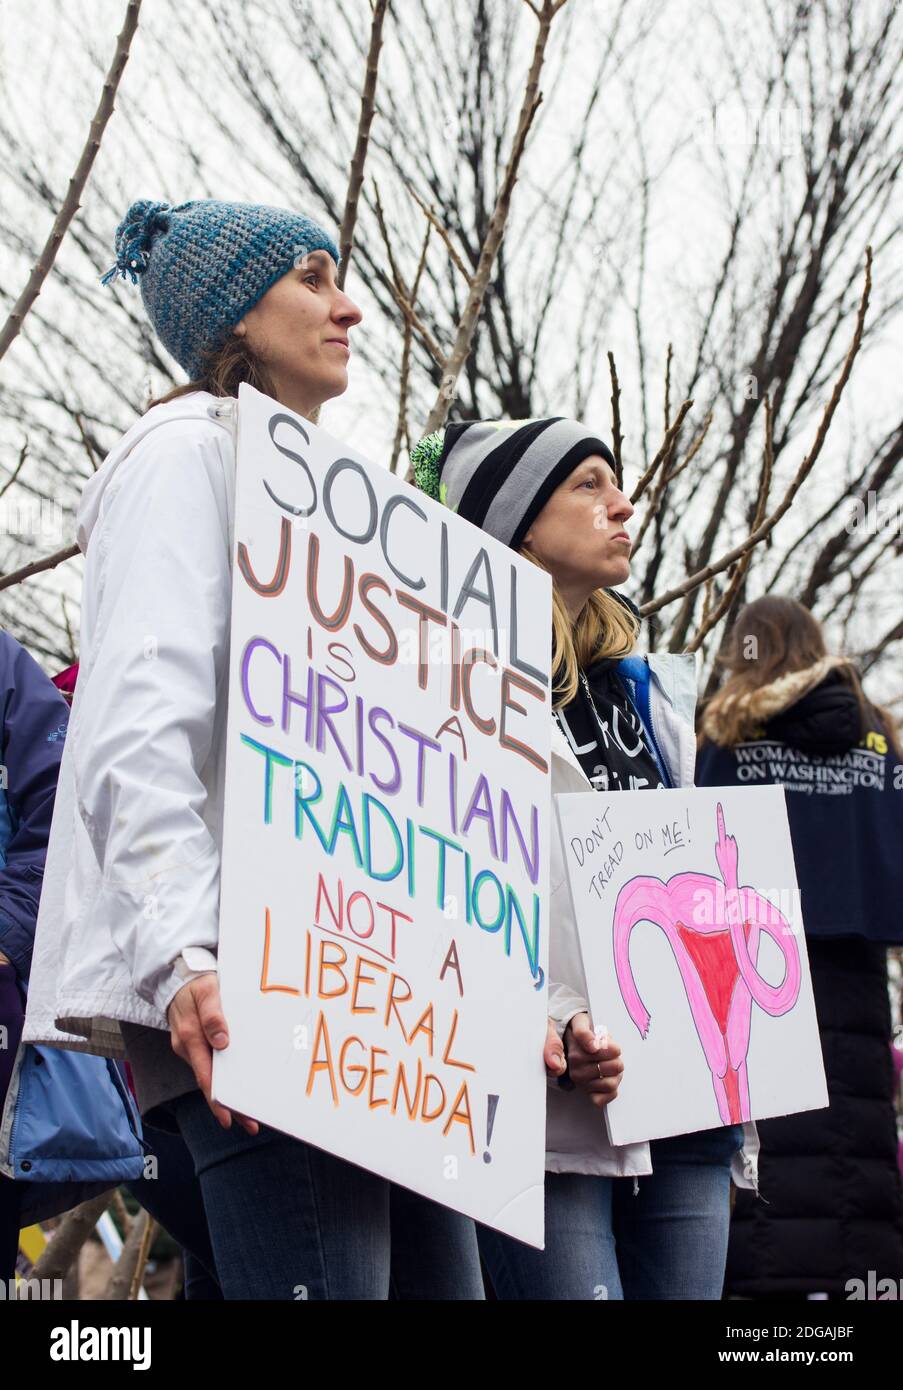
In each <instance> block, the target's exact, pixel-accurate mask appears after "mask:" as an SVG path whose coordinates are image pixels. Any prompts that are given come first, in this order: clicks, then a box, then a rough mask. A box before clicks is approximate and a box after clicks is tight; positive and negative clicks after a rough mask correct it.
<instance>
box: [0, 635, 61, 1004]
mask: <svg viewBox="0 0 903 1390" xmlns="http://www.w3.org/2000/svg"><path fill="white" fill-rule="evenodd" d="M68 721H69V708H68V706H67V704H66V701H65V700H64V699H63V697H62V695H61V694H60V693H59V691H58V690H57V689H56V687H55V686H54V684H53V682H52V681H51V680H50V678H49V676H45V674H44V672H43V671H42V670H41V668H40V666H38V664H37V662H35V661H33V660H32V658H31V657H30V656H29V655H28V653H27V652H26V651H25V649H24V648H23V647H21V646H20V645H19V643H18V642H17V641H16V640H15V638H13V637H10V635H9V634H8V633H6V632H0V743H2V747H0V951H2V952H3V954H4V955H5V956H7V957H8V958H9V960H10V961H11V962H12V964H13V965H14V966H15V968H16V973H17V974H18V976H19V978H20V979H22V980H27V979H28V973H29V970H30V967H31V951H32V946H33V944H34V933H35V922H36V920H37V915H38V901H39V899H40V896H41V881H42V878H43V875H44V859H45V857H46V854H47V839H48V836H49V835H50V821H51V818H52V816H53V799H54V794H55V792H56V783H57V777H58V776H59V770H60V759H61V757H62V754H63V743H64V740H65V737H66V725H67V724H68Z"/></svg>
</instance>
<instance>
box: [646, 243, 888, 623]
mask: <svg viewBox="0 0 903 1390" xmlns="http://www.w3.org/2000/svg"><path fill="white" fill-rule="evenodd" d="M871 289H872V248H871V247H870V246H868V247H866V252H865V287H864V289H863V292H862V299H861V301H860V304H859V313H858V315H857V318H856V330H855V332H854V334H853V341H852V343H851V344H850V349H849V352H848V353H847V357H846V361H845V362H844V364H843V370H842V372H841V374H840V376H839V377H838V379H837V382H836V384H835V386H834V390H833V392H832V393H831V398H830V400H829V401H828V403H827V405H826V406H825V408H824V411H823V413H822V418H821V420H820V422H819V426H818V431H817V433H816V436H815V440H814V442H813V444H812V448H811V449H810V450H809V453H808V454H807V455H806V457H805V458H804V459H803V461H802V463H801V464H800V466H799V468H798V469H797V471H796V475H795V477H794V478H793V481H792V482H791V483H790V486H789V487H788V488H787V491H786V492H785V493H784V496H783V498H782V499H781V502H780V504H779V506H778V507H777V508H776V509H775V511H773V512H772V514H771V515H770V516H769V517H767V518H766V520H765V521H763V522H762V523H761V525H760V526H757V527H756V528H755V529H754V530H753V531H752V533H751V534H750V535H748V536H747V538H746V540H745V541H742V542H741V543H740V545H736V546H734V547H733V549H731V550H729V551H728V552H727V553H726V554H725V555H722V556H721V557H720V559H718V560H714V561H713V562H712V563H711V564H709V565H706V566H705V568H704V569H702V570H698V571H697V572H696V573H695V574H691V575H689V577H688V578H687V579H685V580H684V581H683V583H681V584H677V585H675V587H674V588H673V589H669V590H668V591H667V592H666V593H664V594H661V595H660V596H659V597H658V598H654V599H652V600H651V601H650V602H649V603H645V604H643V606H642V608H641V609H640V612H641V613H642V615H643V617H644V618H645V617H648V616H649V614H650V613H657V612H658V611H659V609H660V608H664V607H666V606H667V605H668V604H669V603H673V602H674V600H675V599H678V598H683V597H685V595H687V594H689V593H690V592H691V591H692V590H693V589H698V588H699V586H700V585H701V584H704V583H705V581H706V580H707V579H709V578H711V576H712V575H715V574H720V573H721V572H722V570H726V569H727V568H728V566H729V565H732V564H734V563H735V562H736V561H737V560H739V559H741V557H742V556H743V555H745V554H746V552H747V551H748V550H752V549H753V547H754V546H757V545H758V544H759V543H760V541H763V540H764V539H765V537H766V536H767V535H769V534H770V533H771V532H772V531H773V530H774V528H775V526H776V525H777V524H778V522H779V521H780V520H781V517H782V516H784V514H785V513H786V512H787V511H788V510H789V509H790V507H791V505H792V504H793V499H794V498H795V496H796V494H797V493H798V492H799V489H800V488H801V487H802V485H803V483H804V482H805V480H806V478H807V477H808V476H809V473H810V472H811V471H812V468H813V466H814V464H815V462H816V460H817V458H818V456H819V454H820V453H821V450H822V445H823V444H824V442H825V436H826V435H827V433H828V428H829V426H830V424H831V421H832V419H833V418H834V412H835V410H836V409H837V405H838V403H839V401H840V397H841V395H842V394H843V388H844V387H845V386H846V384H847V381H848V380H849V376H850V372H851V371H852V368H853V362H854V360H855V357H856V354H857V353H858V351H859V347H860V344H861V342H862V330H863V326H864V324H865V315H866V310H867V309H868V303H869V296H870V294H871Z"/></svg>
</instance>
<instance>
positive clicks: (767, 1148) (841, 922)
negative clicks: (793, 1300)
mask: <svg viewBox="0 0 903 1390" xmlns="http://www.w3.org/2000/svg"><path fill="white" fill-rule="evenodd" d="M896 761H897V759H896V758H895V756H894V753H893V749H892V746H891V745H890V743H889V740H888V738H887V734H886V731H885V730H883V729H877V728H866V729H865V730H863V729H862V727H861V718H860V711H859V704H858V701H857V700H856V697H855V695H854V694H853V692H852V690H851V689H850V688H849V686H848V685H847V684H846V683H845V682H844V681H843V679H842V678H841V677H840V676H839V675H838V674H837V673H836V672H832V673H831V674H830V675H828V676H827V677H826V679H825V680H824V681H823V682H822V683H821V684H820V685H818V686H816V687H815V688H814V689H813V690H811V691H810V692H809V693H808V694H807V695H804V696H803V697H802V699H800V700H798V701H797V702H796V703H795V704H793V705H791V706H789V708H787V709H785V710H783V711H782V712H781V713H780V714H778V715H776V716H774V717H773V718H772V719H770V720H768V721H767V723H766V724H765V725H764V727H763V728H762V729H761V731H760V735H759V737H758V738H756V739H751V740H749V741H748V742H747V743H744V744H742V745H739V746H738V747H736V748H730V749H726V748H720V747H717V746H715V745H713V744H706V745H704V746H703V748H702V750H701V752H700V756H699V760H698V765H697V781H698V782H699V783H700V785H703V786H724V785H736V784H738V783H741V784H743V785H749V784H752V785H756V783H757V782H758V783H759V784H761V783H762V782H763V781H764V782H777V783H780V784H782V785H784V786H785V788H786V789H787V813H788V817H789V821H790V831H791V837H792V839H793V848H794V856H795V859H796V870H797V877H798V879H799V884H800V888H801V891H802V899H801V901H802V910H803V920H804V923H805V929H806V939H807V946H808V952H809V965H810V969H811V972H812V988H813V992H814V995H815V1007H816V1013H817V1016H818V1024H819V1033H820V1036H821V1045H822V1054H823V1056H824V1063H825V1075H826V1079H827V1085H828V1099H829V1106H828V1109H826V1110H810V1111H804V1112H803V1113H802V1114H799V1115H787V1116H783V1117H781V1118H779V1119H773V1120H760V1121H758V1122H757V1128H758V1131H759V1139H760V1143H761V1151H760V1156H759V1190H760V1194H761V1196H760V1197H759V1198H758V1199H757V1198H756V1197H755V1196H754V1194H752V1193H749V1192H746V1191H738V1192H737V1195H736V1205H735V1208H734V1214H733V1218H732V1221H731V1235H730V1245H729V1249H728V1261H727V1273H726V1277H725V1293H726V1294H734V1295H741V1296H746V1297H751V1298H769V1297H775V1296H780V1295H787V1296H801V1295H805V1294H807V1293H815V1292H824V1293H828V1294H830V1295H832V1296H834V1297H838V1298H845V1297H846V1296H847V1295H848V1293H849V1292H850V1290H848V1289H847V1282H848V1281H849V1280H851V1279H861V1280H863V1282H866V1283H867V1281H868V1272H869V1270H874V1271H875V1277H876V1279H882V1278H892V1279H894V1280H898V1279H900V1278H901V1277H903V1189H901V1180H900V1171H899V1167H898V1164H897V1132H896V1119H895V1113H894V1105H893V1086H894V1078H893V1060H892V1057H891V1052H890V1039H891V1020H890V1006H889V1000H888V990H887V957H886V948H885V945H884V944H883V943H885V942H892V941H900V940H903V795H901V791H900V790H895V789H894V775H895V765H896ZM751 770H753V773H755V775H752V773H751ZM820 778H823V780H819V779H820ZM807 787H808V788H810V790H806V788H807Z"/></svg>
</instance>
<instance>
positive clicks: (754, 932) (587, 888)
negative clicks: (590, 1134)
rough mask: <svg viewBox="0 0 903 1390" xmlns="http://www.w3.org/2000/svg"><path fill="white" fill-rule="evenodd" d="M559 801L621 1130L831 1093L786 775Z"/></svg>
mask: <svg viewBox="0 0 903 1390" xmlns="http://www.w3.org/2000/svg"><path fill="white" fill-rule="evenodd" d="M555 802H556V808H557V812H558V820H559V826H560V831H561V835H562V843H563V848H564V854H565V861H566V864H567V871H568V880H569V883H570V889H571V897H572V901H573V905H574V912H575V915H576V920H577V926H578V931H579V934H580V950H581V954H582V957H583V965H584V970H585V974H586V981H587V987H588V991H589V1002H590V1008H591V1011H592V1015H593V1023H594V1025H596V1026H597V1027H602V1028H604V1029H606V1030H607V1032H608V1033H609V1034H610V1036H611V1037H612V1038H614V1040H615V1041H616V1042H617V1043H618V1045H619V1046H620V1048H621V1051H622V1059H623V1062H624V1077H623V1080H622V1083H621V1087H620V1090H619V1092H618V1096H617V1098H616V1099H615V1100H614V1101H613V1102H612V1103H611V1104H610V1105H608V1106H606V1107H605V1110H604V1111H603V1113H604V1115H605V1119H606V1123H607V1125H608V1131H609V1136H610V1138H611V1140H612V1142H613V1143H615V1144H626V1143H631V1142H633V1141H636V1140H641V1139H657V1138H662V1137H664V1136H665V1135H669V1134H687V1133H690V1132H692V1131H693V1130H699V1129H709V1128H714V1127H715V1126H717V1125H721V1124H725V1125H726V1124H734V1123H738V1122H741V1121H743V1120H749V1119H753V1120H755V1119H764V1118H766V1117H767V1116H770V1115H786V1114H791V1113H794V1112H796V1111H801V1110H815V1109H819V1108H821V1107H823V1106H825V1105H827V1103H828V1098H827V1091H826V1088H825V1076H824V1068H823V1065H822V1057H821V1045H820V1041H819V1036H818V1027H817V1024H816V1016H815V1005H814V1001H813V997H812V982H811V978H810V975H809V964H808V958H807V955H806V940H805V936H804V935H803V922H802V916H801V912H800V901H799V891H798V888H797V882H796V872H795V868H794V863H793V849H792V846H791V841H790V830H789V827H788V823H787V809H786V806H785V802H784V791H783V788H781V787H757V788H747V787H744V788H737V787H734V788H727V787H714V788H686V789H681V790H673V791H672V790H668V791H656V792H648V791H633V792H618V793H616V794H615V795H612V796H606V795H604V794H600V793H598V792H590V793H586V794H584V793H576V794H566V795H559V796H556V797H555Z"/></svg>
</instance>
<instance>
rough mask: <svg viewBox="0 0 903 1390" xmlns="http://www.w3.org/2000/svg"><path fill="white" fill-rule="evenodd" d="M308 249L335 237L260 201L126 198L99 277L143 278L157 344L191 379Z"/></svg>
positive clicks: (331, 246)
mask: <svg viewBox="0 0 903 1390" xmlns="http://www.w3.org/2000/svg"><path fill="white" fill-rule="evenodd" d="M311 251H328V252H329V254H330V256H332V258H333V260H334V261H335V262H336V264H338V261H339V251H338V247H337V246H336V244H335V242H334V241H333V240H332V238H331V237H330V236H329V235H328V233H327V232H324V231H323V229H322V227H318V226H317V224H316V223H315V222H312V221H311V220H310V218H309V217H302V215H301V214H300V213H297V212H288V211H287V210H286V209H285V208H271V207H266V206H265V205H263V204H260V203H223V202H220V201H219V200H218V199H215V198H196V199H194V200H193V201H191V202H187V203H179V204H178V205H177V206H176V207H173V206H172V204H170V203H155V202H152V201H151V200H150V199H148V198H143V199H141V200H140V201H139V202H137V203H132V206H131V207H130V208H129V210H128V212H127V213H126V215H125V217H124V218H123V219H122V221H121V222H120V224H119V226H118V227H117V228H116V264H115V265H114V266H113V267H112V269H110V270H108V271H107V273H106V275H104V276H103V278H102V281H101V283H102V284H104V285H106V284H108V283H109V282H110V281H111V280H113V279H114V278H115V277H116V275H117V274H119V275H121V276H122V278H123V279H126V278H127V277H129V276H130V277H131V280H132V284H133V285H134V284H137V282H138V278H139V276H140V278H141V298H142V299H143V300H144V307H145V309H146V310H147V313H148V317H149V318H150V321H151V323H152V324H153V326H154V328H155V329H156V331H157V334H158V335H159V337H160V340H161V342H162V343H163V345H164V347H165V348H166V349H167V351H168V352H170V353H172V355H173V357H174V358H175V359H176V361H177V362H178V363H179V365H180V366H181V367H183V368H184V369H185V371H186V372H187V373H188V375H189V377H190V378H191V379H192V380H194V379H196V378H198V377H201V376H203V374H204V357H205V353H206V352H208V351H209V350H210V349H216V348H218V347H221V346H222V344H223V343H224V342H225V341H226V339H227V338H228V336H229V332H230V330H231V329H232V328H234V327H235V325H236V324H237V323H238V322H239V320H240V319H241V318H243V317H244V315H245V314H246V313H247V312H248V310H249V309H251V308H253V306H254V305H255V304H256V303H257V301H258V300H259V299H260V298H261V297H262V296H263V295H264V294H266V292H267V290H268V289H269V288H270V286H271V285H273V284H275V283H276V281H277V280H279V279H280V278H281V277H282V276H283V275H285V274H287V272H288V271H290V270H291V269H292V266H294V265H296V264H297V262H298V260H299V258H300V257H301V256H304V255H306V254H308V253H309V252H311Z"/></svg>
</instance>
